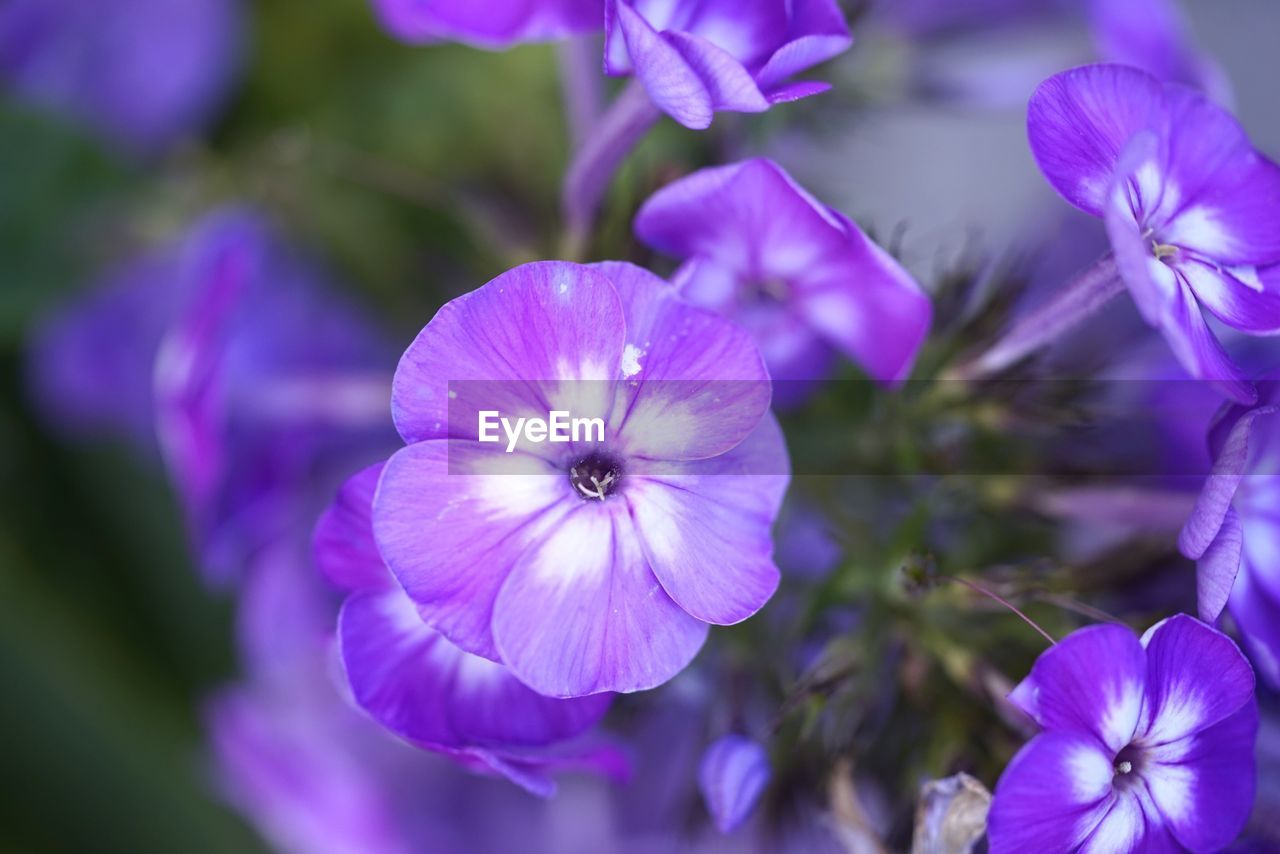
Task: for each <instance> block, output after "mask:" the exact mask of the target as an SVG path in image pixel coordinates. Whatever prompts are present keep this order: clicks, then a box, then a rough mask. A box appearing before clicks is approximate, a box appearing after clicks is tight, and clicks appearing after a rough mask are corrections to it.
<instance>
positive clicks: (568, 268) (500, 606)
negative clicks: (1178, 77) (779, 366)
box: [373, 262, 789, 697]
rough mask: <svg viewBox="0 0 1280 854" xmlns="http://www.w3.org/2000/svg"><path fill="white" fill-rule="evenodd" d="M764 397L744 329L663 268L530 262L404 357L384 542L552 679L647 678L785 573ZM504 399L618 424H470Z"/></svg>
mask: <svg viewBox="0 0 1280 854" xmlns="http://www.w3.org/2000/svg"><path fill="white" fill-rule="evenodd" d="M769 399H770V385H769V380H768V374H767V373H766V371H765V367H764V363H763V360H762V359H761V357H760V353H759V351H758V350H757V349H756V347H755V344H754V343H753V342H752V341H751V338H750V336H749V335H748V334H747V333H746V332H745V331H744V330H741V329H739V328H738V327H736V326H734V325H733V324H732V323H730V322H729V321H727V320H725V319H724V318H722V317H719V316H718V315H716V314H713V313H711V312H708V311H706V310H704V309H700V308H696V307H694V306H691V305H688V304H686V303H684V302H682V301H681V300H680V299H679V297H678V296H677V295H676V293H675V290H674V289H673V288H672V287H671V286H670V285H668V284H667V283H666V282H664V281H662V280H661V279H658V278H657V277H655V276H653V275H652V274H650V273H647V272H645V271H644V270H641V269H639V268H637V267H632V266H630V265H627V264H603V265H596V266H593V267H585V266H580V265H576V264H568V263H559V262H545V263H535V264H527V265H524V266H522V267H518V268H516V269H514V270H511V271H509V272H507V273H505V274H503V275H501V276H499V277H498V278H496V279H494V280H493V281H492V282H490V283H489V284H487V285H485V286H484V287H482V288H480V289H478V290H476V291H474V292H472V293H470V294H467V295H465V296H463V297H460V298H458V299H456V300H454V301H453V302H451V303H449V304H447V305H446V306H445V307H444V308H442V309H441V310H440V312H439V313H438V314H437V315H436V317H435V318H434V319H433V320H432V321H431V323H430V324H428V325H427V327H426V328H425V329H424V330H423V331H422V333H421V334H420V335H419V336H418V338H417V339H416V340H415V341H414V342H413V344H412V345H411V346H410V347H409V349H408V351H407V352H406V353H405V354H404V357H403V358H402V359H401V362H400V366H399V368H398V369H397V371H396V375H395V379H394V383H393V392H392V413H393V416H394V419H395V423H396V427H397V429H398V430H399V431H400V435H401V436H402V437H403V438H404V439H405V441H406V442H407V443H408V446H407V447H406V448H404V449H403V450H401V451H399V452H398V453H396V454H395V455H394V456H393V457H392V458H391V459H390V461H388V463H387V465H386V468H385V469H384V471H383V474H382V478H381V481H380V483H379V487H378V491H377V495H376V497H375V499H374V509H373V522H374V532H375V535H376V538H377V544H378V550H379V552H380V553H381V554H382V556H383V558H385V560H386V562H387V564H388V565H389V566H390V568H391V571H392V572H393V573H394V574H395V576H396V578H397V579H399V581H400V583H401V584H402V585H403V586H404V588H405V590H406V591H407V592H408V594H409V596H410V597H411V598H412V599H413V600H414V602H415V603H416V604H417V606H418V611H419V613H420V614H421V615H422V617H423V618H424V619H425V620H426V621H427V622H428V623H429V624H431V625H432V626H433V627H434V628H436V629H437V630H438V631H440V632H441V633H442V634H443V635H445V636H446V637H448V638H449V639H450V640H452V641H453V642H454V643H455V644H457V645H458V646H460V647H462V648H463V649H465V650H467V651H468V652H471V653H474V654H476V655H480V656H484V657H485V658H489V659H492V660H494V661H501V662H503V663H505V664H506V665H507V666H508V667H510V668H511V670H512V672H514V673H515V675H516V676H517V677H518V678H519V679H520V680H521V681H523V682H524V683H525V684H527V685H529V686H530V687H532V688H534V689H535V690H537V691H539V692H540V693H543V694H546V695H549V696H557V697H573V696H582V695H586V694H594V693H598V692H601V691H636V690H641V689H645V688H652V687H654V686H656V685H659V684H661V683H662V682H665V681H666V680H667V679H669V678H671V677H672V676H674V675H675V674H676V673H677V672H679V671H680V670H681V669H682V668H683V667H684V666H685V665H686V664H688V663H689V661H690V660H691V659H692V658H693V656H694V654H695V653H696V652H697V651H698V649H699V648H700V647H701V645H702V643H703V641H704V639H705V637H706V634H707V624H708V623H717V624H728V623H736V622H738V621H740V620H743V619H746V618H747V617H749V616H751V615H752V614H754V613H755V612H756V611H757V610H759V609H760V607H761V606H763V605H764V603H765V601H766V600H768V598H769V597H770V595H771V594H772V593H773V591H774V589H775V587H776V586H777V583H778V570H777V567H776V566H775V565H774V563H773V560H772V556H771V555H772V540H771V535H770V528H771V526H772V524H773V521H774V519H775V517H776V515H777V512H778V508H779V505H780V503H781V501H782V496H783V493H784V492H785V490H786V486H787V482H788V479H789V474H788V459H787V453H786V448H785V445H784V443H783V439H782V434H781V431H780V430H779V428H778V424H777V421H776V420H775V419H774V418H773V416H772V415H771V414H770V412H769ZM489 409H497V410H500V411H502V412H503V413H504V415H505V414H527V413H541V414H542V415H543V416H544V417H545V415H546V413H547V412H550V411H552V410H556V409H566V410H569V411H572V412H573V414H574V415H575V416H597V417H602V418H603V419H604V421H605V425H606V433H605V442H604V443H603V444H601V443H592V444H590V445H586V446H584V445H583V444H581V443H572V442H571V443H569V444H539V445H525V446H522V447H519V448H517V450H516V452H515V453H511V454H508V453H505V452H504V449H502V448H500V447H498V446H496V445H493V444H480V443H479V442H478V441H476V433H477V428H476V425H477V419H476V413H477V412H478V411H480V410H489ZM494 448H498V450H497V451H496V453H494V452H492V451H493V449H494Z"/></svg>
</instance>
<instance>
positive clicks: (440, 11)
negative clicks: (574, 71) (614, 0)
mask: <svg viewBox="0 0 1280 854" xmlns="http://www.w3.org/2000/svg"><path fill="white" fill-rule="evenodd" d="M373 5H374V9H375V10H376V12H377V14H378V18H379V19H380V20H381V21H382V24H383V26H384V27H386V28H387V31H388V32H390V33H391V34H392V35H394V36H395V37H396V38H399V39H402V40H404V41H407V42H414V43H423V42H437V41H455V42H462V43H463V44H469V45H472V46H473V47H480V48H486V49H489V50H500V49H503V48H507V47H511V46H512V45H514V44H517V43H520V42H532V41H548V40H552V39H561V38H565V37H566V36H572V35H576V34H579V33H590V32H599V31H600V29H601V28H602V27H603V26H604V0H488V2H484V3H477V2H475V0H443V2H441V0H373Z"/></svg>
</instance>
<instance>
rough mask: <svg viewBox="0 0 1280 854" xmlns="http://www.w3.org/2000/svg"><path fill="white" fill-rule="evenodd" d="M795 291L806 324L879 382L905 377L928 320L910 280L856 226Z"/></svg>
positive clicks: (928, 309) (928, 308)
mask: <svg viewBox="0 0 1280 854" xmlns="http://www.w3.org/2000/svg"><path fill="white" fill-rule="evenodd" d="M797 296H798V301H799V307H800V311H801V313H802V314H803V315H804V317H805V318H806V319H807V320H808V321H809V323H810V324H812V326H813V327H814V328H815V329H817V330H818V331H819V332H821V333H822V334H823V336H824V337H825V338H826V339H827V340H828V341H830V342H831V343H833V344H834V345H836V347H838V348H839V349H840V350H842V351H843V352H844V353H845V355H847V356H848V357H849V358H850V359H852V360H853V361H854V362H855V363H856V364H858V365H859V366H861V367H862V369H863V370H864V371H866V372H867V374H868V375H870V376H871V377H872V378H873V379H876V380H879V381H881V382H889V383H893V382H900V381H902V380H905V379H906V378H907V376H908V375H909V374H910V373H911V366H912V364H914V362H915V358H916V354H917V353H918V352H919V351H920V347H921V345H922V344H923V343H924V339H925V336H926V335H927V334H928V332H929V326H930V324H931V322H932V319H933V305H932V303H930V301H929V297H928V296H926V295H925V293H924V291H922V290H921V289H920V286H919V285H918V284H917V283H916V281H915V279H913V278H912V277H911V275H910V274H909V273H907V271H906V270H904V269H903V268H902V265H900V264H899V263H898V262H897V261H895V260H894V259H893V258H892V257H890V255H889V253H887V252H885V251H884V250H883V249H881V248H880V247H879V246H876V245H875V244H874V243H872V242H871V240H870V239H869V238H868V237H867V236H866V235H865V234H863V233H862V232H860V231H858V230H857V228H856V227H851V229H850V232H849V242H848V244H847V246H846V247H845V250H844V251H843V252H841V253H840V255H839V256H838V258H835V259H832V263H831V265H830V266H829V267H827V268H825V269H821V270H815V271H814V274H813V276H812V277H807V278H806V279H805V280H804V282H803V283H802V284H800V285H799V286H798V287H797Z"/></svg>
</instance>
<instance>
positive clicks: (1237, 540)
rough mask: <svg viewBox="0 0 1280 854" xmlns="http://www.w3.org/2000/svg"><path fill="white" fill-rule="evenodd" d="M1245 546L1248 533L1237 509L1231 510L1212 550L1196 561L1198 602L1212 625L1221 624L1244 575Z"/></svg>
mask: <svg viewBox="0 0 1280 854" xmlns="http://www.w3.org/2000/svg"><path fill="white" fill-rule="evenodd" d="M1243 546H1244V530H1243V529H1242V527H1241V525H1240V517H1239V516H1238V515H1236V511H1235V510H1233V509H1230V508H1228V509H1227V515H1226V516H1224V517H1223V519H1222V527H1220V528H1219V529H1218V534H1217V536H1216V537H1214V539H1213V542H1212V543H1210V544H1209V548H1207V549H1205V552H1204V554H1203V555H1201V557H1200V559H1199V560H1198V561H1196V601H1197V603H1198V604H1199V610H1200V619H1201V620H1204V621H1205V622H1206V623H1208V624H1209V625H1213V624H1215V623H1216V622H1217V621H1218V615H1219V614H1221V613H1222V609H1223V608H1225V607H1226V605H1227V599H1228V598H1229V597H1230V596H1231V588H1232V586H1233V585H1234V584H1235V582H1236V574H1237V573H1239V572H1240V554H1241V549H1242V548H1243Z"/></svg>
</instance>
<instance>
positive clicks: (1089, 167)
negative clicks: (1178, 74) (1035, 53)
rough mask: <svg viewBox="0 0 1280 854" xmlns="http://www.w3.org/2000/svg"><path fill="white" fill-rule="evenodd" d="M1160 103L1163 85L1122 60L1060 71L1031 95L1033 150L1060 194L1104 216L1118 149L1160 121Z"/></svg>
mask: <svg viewBox="0 0 1280 854" xmlns="http://www.w3.org/2000/svg"><path fill="white" fill-rule="evenodd" d="M1163 109H1164V90H1163V87H1162V86H1161V84H1160V82H1159V81H1158V80H1156V79H1155V78H1154V77H1152V76H1151V75H1150V74H1147V73H1146V72H1144V71H1139V70H1138V69H1136V68H1129V67H1126V66H1122V65H1088V66H1084V67H1083V68H1075V69H1072V70H1070V71H1064V72H1062V73H1061V74H1055V75H1054V76H1053V77H1050V78H1049V79H1048V80H1046V81H1044V82H1043V83H1041V84H1040V86H1039V87H1038V88H1037V89H1036V91H1035V94H1033V95H1032V96H1031V102H1030V104H1029V105H1028V106H1027V135H1028V137H1029V138H1030V141H1031V152H1032V154H1033V155H1034V156H1035V159H1036V163H1038V164H1039V166H1040V171H1042V172H1043V173H1044V175H1045V177H1046V178H1047V179H1048V180H1049V183H1050V184H1052V185H1053V188H1054V189H1055V190H1057V191H1058V192H1059V193H1060V194H1061V195H1062V197H1063V198H1065V199H1066V200H1067V201H1068V202H1070V203H1071V204H1073V205H1075V206H1076V207H1078V208H1080V209H1081V210H1083V211H1085V212H1087V213H1091V214H1093V215H1094V216H1102V215H1103V213H1104V211H1105V209H1106V206H1107V195H1108V192H1109V190H1110V189H1111V182H1112V174H1113V172H1114V170H1115V167H1116V162H1117V160H1118V159H1119V156H1120V152H1121V150H1122V149H1123V148H1124V146H1125V145H1126V144H1127V143H1128V142H1129V140H1130V138H1131V137H1132V136H1133V135H1134V134H1135V133H1137V132H1139V131H1142V130H1146V129H1155V128H1160V127H1162V126H1163V116H1164V113H1163Z"/></svg>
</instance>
